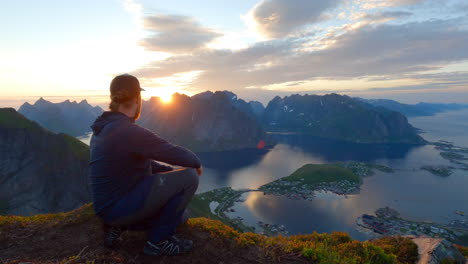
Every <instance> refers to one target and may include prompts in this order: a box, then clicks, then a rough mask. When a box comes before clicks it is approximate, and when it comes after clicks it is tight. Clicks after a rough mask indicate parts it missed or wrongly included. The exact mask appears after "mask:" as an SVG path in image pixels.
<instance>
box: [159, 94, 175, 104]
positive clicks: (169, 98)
mask: <svg viewBox="0 0 468 264" xmlns="http://www.w3.org/2000/svg"><path fill="white" fill-rule="evenodd" d="M159 98H161V102H163V103H165V104H168V103H170V102H171V101H172V94H164V95H161V96H160V97H159Z"/></svg>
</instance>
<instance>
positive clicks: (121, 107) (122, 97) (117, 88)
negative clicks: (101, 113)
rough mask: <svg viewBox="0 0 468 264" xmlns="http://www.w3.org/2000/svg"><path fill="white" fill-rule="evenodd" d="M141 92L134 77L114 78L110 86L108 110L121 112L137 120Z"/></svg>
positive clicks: (120, 76)
mask: <svg viewBox="0 0 468 264" xmlns="http://www.w3.org/2000/svg"><path fill="white" fill-rule="evenodd" d="M141 91H144V89H142V88H141V87H140V82H139V81H138V79H137V78H136V77H135V76H132V75H129V74H122V75H118V76H116V77H115V78H114V79H112V82H111V84H110V98H111V102H110V104H109V108H110V110H111V111H118V112H122V113H124V114H126V115H128V116H130V117H132V118H133V119H134V120H137V119H138V118H139V117H140V113H141Z"/></svg>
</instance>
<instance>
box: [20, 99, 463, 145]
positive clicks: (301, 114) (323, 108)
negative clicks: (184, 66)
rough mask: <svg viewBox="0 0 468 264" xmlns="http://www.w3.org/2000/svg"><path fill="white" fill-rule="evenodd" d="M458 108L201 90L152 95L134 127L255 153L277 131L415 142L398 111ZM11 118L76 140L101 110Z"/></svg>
mask: <svg viewBox="0 0 468 264" xmlns="http://www.w3.org/2000/svg"><path fill="white" fill-rule="evenodd" d="M462 107H463V105H443V104H427V103H420V104H417V105H405V104H400V103H398V102H396V101H392V100H364V99H361V98H351V97H349V96H346V95H338V94H327V95H322V96H320V95H298V94H296V95H291V96H285V97H283V98H281V97H278V96H277V97H275V98H274V99H273V100H271V101H270V102H269V103H268V105H267V107H264V106H263V105H262V104H261V103H260V102H257V101H250V102H247V101H244V100H242V99H240V98H238V97H237V95H236V94H234V93H232V92H230V91H216V92H211V91H206V92H202V93H199V94H196V95H193V96H191V97H190V96H187V95H183V94H174V95H173V98H172V101H171V102H170V103H166V102H164V101H162V100H160V98H158V97H152V98H151V99H149V100H147V101H143V106H142V114H141V117H140V119H139V120H138V121H137V123H138V124H140V125H141V126H143V127H145V128H148V129H150V130H152V131H153V132H155V133H157V134H159V135H160V136H162V137H163V138H166V139H167V140H169V141H171V142H174V143H175V144H179V145H182V146H185V147H188V148H191V149H192V150H194V151H197V152H205V151H225V150H235V149H246V148H255V147H257V146H258V145H259V143H260V142H263V143H265V142H266V144H267V145H269V144H270V145H271V144H273V140H272V137H271V136H270V134H271V133H278V132H288V133H296V134H302V135H310V136H313V137H318V138H330V139H336V140H342V141H348V142H355V143H408V144H423V143H424V140H423V139H422V138H421V137H420V136H419V135H417V131H416V129H415V128H413V127H412V126H411V125H410V124H409V123H408V120H407V118H406V117H405V116H404V115H403V114H401V112H403V113H406V115H408V116H414V115H427V114H429V113H435V112H437V111H443V110H444V109H445V110H448V109H452V110H455V109H460V108H462ZM18 112H20V113H22V114H24V115H25V116H26V117H27V118H29V119H31V120H34V121H36V122H38V123H39V124H41V125H42V126H43V127H45V128H47V129H49V130H51V131H53V132H59V133H60V132H61V133H67V134H70V135H72V136H78V135H83V134H85V133H87V132H89V131H90V129H89V126H90V124H91V123H92V122H93V121H94V120H95V119H96V117H97V116H98V115H100V114H101V113H102V112H103V110H102V109H101V108H100V107H98V106H95V107H93V106H91V105H90V104H88V102H87V101H86V100H83V101H81V102H79V103H77V102H70V101H69V100H67V101H64V102H61V103H51V102H49V101H46V100H44V99H43V98H40V99H39V100H38V101H37V102H35V103H34V104H33V105H31V104H29V103H25V104H23V105H22V106H21V107H20V108H19V110H18ZM263 143H261V144H263Z"/></svg>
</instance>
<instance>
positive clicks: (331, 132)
mask: <svg viewBox="0 0 468 264" xmlns="http://www.w3.org/2000/svg"><path fill="white" fill-rule="evenodd" d="M262 121H263V124H264V126H265V128H266V130H267V131H273V132H297V133H301V134H308V135H312V136H317V137H324V138H333V139H339V140H345V141H351V142H358V143H410V144H422V143H424V140H423V139H422V138H421V137H420V136H419V135H417V134H416V130H415V129H414V128H413V127H412V126H411V125H410V124H409V123H408V120H407V119H406V117H405V116H403V115H402V114H400V113H398V112H394V111H390V110H387V109H385V108H381V107H380V108H379V107H374V106H372V105H370V104H367V103H364V102H362V101H359V100H356V99H353V98H351V97H349V96H346V95H338V94H327V95H323V96H319V95H291V96H286V97H284V98H280V97H275V98H274V99H273V100H271V101H270V102H269V103H268V106H267V107H266V109H265V111H264V114H263V117H262Z"/></svg>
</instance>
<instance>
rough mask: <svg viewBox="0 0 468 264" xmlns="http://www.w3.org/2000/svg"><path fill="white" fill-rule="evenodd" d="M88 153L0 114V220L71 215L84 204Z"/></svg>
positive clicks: (6, 111)
mask: <svg viewBox="0 0 468 264" xmlns="http://www.w3.org/2000/svg"><path fill="white" fill-rule="evenodd" d="M88 162H89V147H88V146H87V145H86V144H84V143H82V142H81V141H79V140H77V139H75V138H74V137H72V136H69V135H67V134H63V133H59V134H56V133H53V132H51V131H48V130H46V129H44V128H42V127H41V126H40V125H39V124H37V123H36V122H34V121H31V120H28V119H27V118H26V117H24V116H23V115H21V114H20V113H18V112H16V111H15V110H14V109H13V108H0V214H6V213H8V214H13V215H34V214H39V213H50V212H63V211H68V210H72V209H74V208H76V207H78V206H80V205H82V204H84V203H85V202H89V201H90V195H89V190H88V181H87V171H88Z"/></svg>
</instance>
